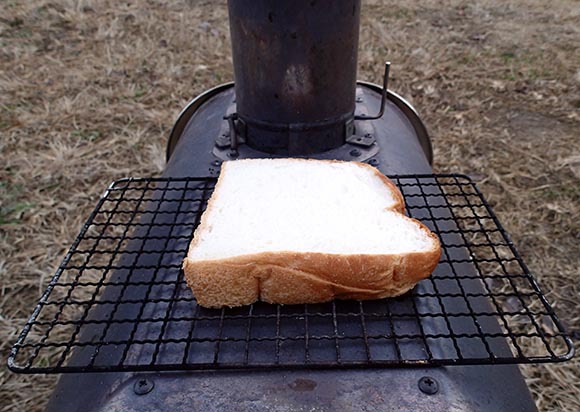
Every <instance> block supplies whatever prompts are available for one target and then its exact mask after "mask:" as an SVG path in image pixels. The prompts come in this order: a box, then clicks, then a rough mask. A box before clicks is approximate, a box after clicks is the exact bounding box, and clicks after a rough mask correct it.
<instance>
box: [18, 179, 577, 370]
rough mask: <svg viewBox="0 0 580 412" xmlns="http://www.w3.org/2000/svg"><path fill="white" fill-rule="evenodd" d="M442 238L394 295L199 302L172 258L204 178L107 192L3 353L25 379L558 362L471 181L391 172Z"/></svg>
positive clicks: (551, 327)
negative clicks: (428, 265)
mask: <svg viewBox="0 0 580 412" xmlns="http://www.w3.org/2000/svg"><path fill="white" fill-rule="evenodd" d="M391 178H392V180H393V181H394V182H395V183H396V184H397V186H398V187H399V189H400V190H401V192H402V193H403V196H404V198H405V202H406V210H407V213H408V215H409V216H411V217H414V218H417V219H419V220H421V221H422V222H423V223H424V224H426V225H427V226H428V227H429V228H430V229H431V230H432V231H434V232H435V233H436V234H437V235H438V236H439V238H440V240H441V244H442V247H443V253H442V256H441V259H440V262H439V265H438V266H437V268H436V270H435V272H434V273H433V275H432V276H431V277H429V278H428V279H425V280H423V281H421V282H420V283H419V284H418V285H417V286H416V287H415V288H414V289H413V290H412V291H411V292H409V293H407V294H405V295H404V296H401V297H398V298H392V299H381V300H374V301H333V302H328V303H322V304H307V305H288V306H281V305H270V304H265V303H255V304H253V305H249V306H246V307H240V308H223V309H219V310H216V309H206V308H202V307H200V306H198V305H197V303H196V301H195V298H194V296H193V295H192V293H191V291H190V290H189V288H188V287H187V285H186V284H185V281H184V279H183V272H182V270H181V263H182V261H183V258H184V257H185V256H186V254H187V248H188V245H189V243H190V241H191V238H192V234H193V231H194V229H195V227H196V226H197V225H198V224H199V219H200V216H201V214H202V213H203V211H204V209H205V206H206V204H207V200H208V199H209V197H210V196H211V193H212V190H213V188H214V185H215V179H213V178H183V179H162V178H159V179H138V178H130V179H123V180H120V181H117V182H115V183H113V184H112V185H111V186H110V187H109V189H108V190H107V191H106V192H105V194H104V195H103V197H102V198H101V199H100V201H99V202H98V204H97V207H96V208H95V210H94V211H93V213H92V214H91V215H90V217H89V219H88V221H87V223H86V224H85V225H84V226H83V228H82V230H81V233H80V234H79V236H78V238H77V239H76V240H75V242H74V244H73V245H72V247H71V249H70V251H69V252H68V254H67V255H66V257H65V259H64V261H63V262H62V264H61V265H60V267H59V269H58V271H57V272H56V274H55V275H54V277H53V278H52V280H51V282H50V284H49V285H48V288H47V289H46V291H45V293H44V294H43V295H42V297H41V298H40V301H39V303H38V305H37V306H36V308H35V309H34V311H33V313H32V316H31V317H30V319H29V320H28V322H27V323H26V325H25V327H24V330H23V331H22V333H21V335H20V336H19V338H18V340H17V342H16V344H15V345H14V347H13V349H12V352H11V354H10V356H9V359H8V365H9V367H10V369H12V370H13V371H16V372H23V373H39V372H42V373H62V372H99V371H122V370H125V371H129V370H131V371H144V370H149V371H151V370H193V369H198V370H199V369H252V368H304V367H307V368H334V367H340V368H346V367H351V368H356V367H390V366H426V365H470V364H506V363H530V362H558V361H564V360H567V359H570V358H571V357H572V355H573V345H572V342H571V340H570V339H569V337H567V336H566V334H565V332H564V329H563V327H562V325H561V323H560V321H559V320H558V318H557V316H556V315H555V313H554V311H553V310H552V308H551V306H550V305H549V303H548V302H547V300H546V298H545V296H544V295H543V294H542V292H541V291H540V289H539V287H538V285H537V283H536V281H535V280H534V278H533V277H532V276H531V274H530V272H529V270H528V268H527V267H526V265H525V264H524V263H523V261H522V259H521V257H520V255H519V254H518V252H517V251H516V249H515V247H514V245H513V243H512V241H511V240H510V238H509V236H508V235H507V233H506V232H505V230H504V229H503V228H502V226H501V225H500V223H499V221H498V219H497V217H496V216H495V214H494V213H493V211H492V209H491V207H490V206H489V204H488V203H487V202H486V200H485V199H484V198H483V196H482V194H481V193H480V191H479V190H478V189H477V187H476V186H475V184H474V183H473V182H472V181H471V180H470V179H469V178H468V177H467V176H463V175H405V176H392V177H391Z"/></svg>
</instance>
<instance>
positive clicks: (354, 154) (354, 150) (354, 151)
mask: <svg viewBox="0 0 580 412" xmlns="http://www.w3.org/2000/svg"><path fill="white" fill-rule="evenodd" d="M349 153H350V155H351V156H352V157H359V156H360V155H361V153H360V150H358V149H352V150H351V151H350V152H349Z"/></svg>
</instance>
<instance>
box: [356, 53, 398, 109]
mask: <svg viewBox="0 0 580 412" xmlns="http://www.w3.org/2000/svg"><path fill="white" fill-rule="evenodd" d="M390 70H391V62H386V63H385V73H384V74H383V90H382V92H381V107H380V109H379V113H378V114H377V115H375V116H367V115H364V114H361V115H360V116H355V117H354V120H377V119H380V118H381V117H383V114H384V113H385V105H386V103H387V94H388V92H387V87H388V85H389V72H390Z"/></svg>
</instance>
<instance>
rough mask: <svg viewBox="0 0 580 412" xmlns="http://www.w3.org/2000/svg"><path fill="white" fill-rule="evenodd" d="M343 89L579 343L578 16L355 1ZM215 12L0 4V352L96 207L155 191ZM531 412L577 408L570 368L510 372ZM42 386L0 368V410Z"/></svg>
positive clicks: (206, 74) (222, 23)
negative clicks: (371, 111)
mask: <svg viewBox="0 0 580 412" xmlns="http://www.w3.org/2000/svg"><path fill="white" fill-rule="evenodd" d="M363 14H364V15H363V24H362V31H361V44H360V63H359V78H362V79H370V80H377V79H379V78H380V71H381V62H382V61H383V60H384V59H385V58H389V59H390V60H391V61H392V62H393V63H394V65H393V77H394V78H393V81H392V83H391V87H392V89H394V90H395V91H397V92H399V93H401V94H402V95H403V96H405V97H407V98H409V100H411V101H412V103H413V104H414V105H415V106H416V107H417V108H418V110H419V111H420V113H421V114H422V115H423V118H424V121H425V122H426V124H427V125H428V128H429V129H430V132H431V135H432V138H433V142H434V146H435V152H436V164H435V167H436V169H437V170H438V171H459V172H465V173H470V174H472V175H473V176H475V177H476V178H477V179H478V180H479V181H480V183H481V187H482V189H483V192H484V193H485V194H486V196H487V197H488V198H489V200H490V201H491V202H492V203H493V205H494V206H495V209H496V212H497V213H498V215H499V217H500V219H501V220H502V221H503V222H504V224H505V226H506V228H507V229H508V231H509V232H510V233H511V234H512V236H513V238H514V241H515V242H516V244H517V245H518V246H519V249H520V251H521V253H522V255H523V256H524V258H525V259H526V260H527V262H528V263H529V266H530V268H531V270H532V271H533V272H534V273H535V274H536V276H537V278H538V279H539V282H540V285H541V286H542V287H543V289H544V290H545V291H546V292H547V294H548V296H549V298H550V300H551V301H552V302H553V303H554V306H555V308H556V309H557V311H558V313H559V314H560V315H561V318H562V320H563V321H564V322H565V324H566V325H567V327H568V328H569V330H570V332H571V333H572V334H574V337H575V339H576V344H577V343H578V335H579V333H580V315H579V314H578V311H577V307H578V305H577V300H578V297H579V291H580V288H579V287H578V283H577V282H576V277H577V276H578V269H577V267H578V256H580V246H579V244H580V242H579V239H580V225H579V223H578V222H580V207H579V200H580V184H579V179H580V150H579V149H580V138H579V136H578V126H579V118H580V69H579V67H580V54H579V53H578V49H579V48H580V41H579V39H580V33H579V28H578V24H577V22H578V21H579V19H580V6H579V4H578V3H577V2H575V1H573V0H567V1H564V0H562V1H555V2H549V3H548V2H542V1H539V0H509V1H500V0H478V1H475V2H469V3H468V2H461V1H443V2H441V1H435V0H424V1H418V0H413V1H409V2H405V3H404V4H400V2H395V1H367V2H364V7H363ZM229 48H230V45H229V38H228V26H227V20H226V11H225V7H224V4H223V1H220V2H219V3H217V4H216V3H215V2H209V1H195V0H188V1H169V0H150V1H147V2H135V1H124V2H117V1H112V0H100V1H96V0H94V1H93V0H76V1H75V0H52V1H35V2H32V1H25V0H3V1H2V2H1V4H0V136H1V140H0V158H1V169H0V179H1V181H0V202H1V203H0V207H1V209H0V349H1V351H2V363H4V362H5V359H6V356H7V353H8V350H9V346H10V344H11V343H12V342H13V341H14V339H15V337H16V334H17V333H18V331H19V329H20V328H21V327H22V325H23V324H24V322H25V320H26V318H27V316H28V315H29V312H30V310H31V306H32V305H33V303H34V302H35V300H36V299H37V298H38V297H39V294H40V293H41V290H42V289H43V287H44V286H45V284H46V282H47V280H48V278H49V277H50V276H51V274H52V272H53V271H54V269H55V268H56V266H57V265H58V263H59V261H60V259H61V258H62V256H63V254H64V253H65V250H66V248H67V246H68V245H69V244H70V243H71V242H72V240H73V239H74V237H75V236H76V233H77V231H78V229H79V228H80V226H81V224H82V222H83V220H84V219H85V218H86V216H87V215H88V213H89V212H90V210H91V209H92V207H93V205H94V203H95V201H96V199H97V198H98V195H99V194H100V193H101V192H102V190H103V188H104V187H105V186H106V185H107V184H108V183H109V182H110V181H112V180H113V179H116V178H119V177H122V176H126V175H138V176H146V175H154V174H157V173H159V171H160V170H161V168H162V167H163V163H164V145H165V142H166V139H167V136H168V132H169V130H170V128H171V126H172V124H173V122H174V120H175V117H176V115H177V113H178V112H179V111H180V110H181V108H182V107H183V106H184V105H185V103H186V102H187V101H188V100H189V99H190V98H192V97H194V96H195V95H197V94H198V93H200V92H202V91H203V90H204V89H207V88H209V87H211V86H213V85H215V84H218V83H222V82H224V81H228V80H231V78H232V69H231V58H230V49H229ZM522 369H523V372H524V374H525V376H526V379H527V381H528V384H529V386H530V388H531V390H532V391H533V393H534V396H535V399H536V402H537V404H538V406H539V408H540V409H541V410H580V383H579V382H580V370H579V369H580V361H579V360H574V361H571V362H568V363H566V364H560V365H549V366H543V365H534V366H526V367H524V368H522ZM55 380H56V377H53V376H25V375H14V374H11V373H10V372H8V371H7V370H6V368H5V367H4V366H2V368H1V369H0V411H6V410H12V409H14V410H40V409H41V408H42V406H43V405H44V402H45V400H46V397H47V395H48V394H49V392H50V390H51V388H52V387H53V385H54V383H55Z"/></svg>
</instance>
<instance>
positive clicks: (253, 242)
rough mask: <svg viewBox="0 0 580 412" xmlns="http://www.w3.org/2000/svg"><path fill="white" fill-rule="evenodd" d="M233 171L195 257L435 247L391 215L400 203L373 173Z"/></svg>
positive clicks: (351, 168)
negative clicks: (395, 206) (391, 209)
mask: <svg viewBox="0 0 580 412" xmlns="http://www.w3.org/2000/svg"><path fill="white" fill-rule="evenodd" d="M225 166H226V165H224V170H223V171H222V174H226V175H222V176H221V177H220V182H219V184H218V187H217V188H216V191H215V192H214V194H213V198H212V201H211V206H210V207H209V208H208V210H206V212H205V213H204V215H203V222H202V226H205V230H198V231H197V233H196V236H199V238H198V239H197V241H195V242H194V246H193V247H192V248H191V250H190V252H189V255H188V258H189V259H192V260H212V259H223V258H228V257H234V256H240V255H248V254H255V253H260V252H278V251H292V252H319V253H330V254H349V255H352V254H398V253H403V252H414V251H424V250H426V249H430V248H432V247H433V240H432V239H431V238H429V237H428V236H426V233H425V231H423V230H421V228H420V226H419V225H418V224H417V223H414V222H413V221H410V220H408V219H406V218H404V217H403V216H402V215H401V214H399V213H396V212H392V211H390V210H386V208H390V207H392V206H393V205H394V204H395V203H396V202H397V199H396V198H395V196H394V195H393V193H392V191H391V189H390V188H389V187H387V186H386V185H385V183H384V182H383V181H382V180H381V179H380V178H379V177H378V176H377V175H376V174H375V173H373V170H372V169H369V168H364V167H360V166H359V165H356V164H354V163H347V162H337V163H328V162H311V161H296V160H287V161H284V160H271V159H262V160H239V161H234V162H228V164H227V167H225ZM200 232H201V233H200Z"/></svg>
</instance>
